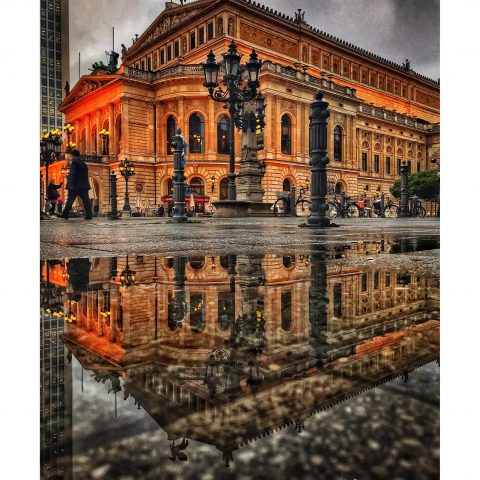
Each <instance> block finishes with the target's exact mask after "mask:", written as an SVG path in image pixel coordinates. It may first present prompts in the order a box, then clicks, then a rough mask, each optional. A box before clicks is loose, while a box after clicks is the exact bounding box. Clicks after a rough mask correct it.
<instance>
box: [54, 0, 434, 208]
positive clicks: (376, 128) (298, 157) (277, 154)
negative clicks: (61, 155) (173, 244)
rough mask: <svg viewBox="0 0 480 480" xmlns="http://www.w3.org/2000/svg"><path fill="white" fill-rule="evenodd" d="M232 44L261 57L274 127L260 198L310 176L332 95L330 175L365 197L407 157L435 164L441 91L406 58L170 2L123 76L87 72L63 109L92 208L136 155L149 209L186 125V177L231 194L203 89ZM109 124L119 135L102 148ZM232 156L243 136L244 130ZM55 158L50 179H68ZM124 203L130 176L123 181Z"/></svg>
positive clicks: (216, 120)
mask: <svg viewBox="0 0 480 480" xmlns="http://www.w3.org/2000/svg"><path fill="white" fill-rule="evenodd" d="M232 40H234V41H235V43H236V44H237V47H238V50H239V51H240V52H241V53H242V54H243V59H246V58H248V55H249V53H250V52H251V50H252V48H254V49H255V50H256V52H257V53H258V56H259V58H261V59H262V61H263V67H262V69H261V74H260V91H261V92H262V93H263V94H264V95H265V98H266V101H265V103H266V111H265V114H266V119H265V121H266V127H265V131H264V139H263V144H264V148H263V150H261V151H259V155H258V157H259V160H260V161H262V160H264V161H265V163H266V165H267V169H266V175H265V177H264V178H263V180H262V186H263V188H264V189H265V195H264V201H267V202H273V201H275V199H276V196H277V193H278V192H281V191H286V190H289V189H290V187H291V186H292V185H296V186H297V187H298V186H302V185H304V184H305V182H306V179H307V177H308V176H309V165H308V160H309V158H308V156H309V151H308V150H309V139H308V125H309V109H310V103H311V102H312V100H313V96H314V94H315V92H316V91H317V90H318V89H322V90H323V91H324V92H325V98H326V100H327V101H328V102H329V104H330V110H331V116H330V119H329V128H328V134H329V138H328V153H329V158H330V164H329V166H328V179H329V183H330V185H331V187H332V188H335V189H336V190H337V191H345V192H346V193H347V194H349V195H352V196H356V195H364V196H366V197H371V196H373V195H375V194H378V193H380V192H388V191H389V188H390V186H391V185H392V184H393V182H394V181H395V179H396V178H398V175H399V165H400V164H401V163H402V162H404V161H405V162H407V163H408V164H409V166H410V171H411V172H417V171H424V170H426V169H429V168H431V167H430V160H431V158H434V157H435V158H437V159H438V158H439V154H440V151H439V138H440V137H439V122H440V110H439V108H440V105H439V95H440V85H439V83H438V81H435V80H432V79H429V78H427V77H424V76H422V75H420V74H418V73H416V72H415V71H413V70H412V69H411V67H410V63H409V62H408V60H407V61H406V62H405V64H404V65H403V66H402V65H397V64H395V63H393V62H391V61H389V60H386V59H383V58H380V57H379V56H378V55H375V54H373V53H370V52H367V51H365V50H363V49H361V48H358V47H356V46H354V45H352V44H350V43H347V42H345V41H343V40H340V39H338V38H334V37H332V36H331V35H328V34H326V33H324V32H320V31H319V30H317V29H316V28H314V27H312V26H310V25H309V24H308V23H307V22H306V21H305V16H304V13H301V12H299V13H297V14H296V16H295V18H290V17H288V16H286V15H284V14H282V13H279V12H276V11H273V10H272V9H270V8H268V7H264V6H263V5H260V4H259V3H256V2H251V1H250V0H199V1H197V2H192V3H189V4H186V5H180V4H177V3H175V2H167V3H166V7H165V10H164V11H163V12H161V13H160V15H159V16H158V17H157V18H156V19H155V20H154V21H153V23H152V24H151V26H150V27H149V28H148V29H147V30H146V31H145V32H144V33H143V34H142V35H141V36H139V37H138V38H136V39H133V40H132V42H133V44H132V45H131V46H130V47H129V48H127V47H122V65H121V66H120V68H119V69H118V70H117V72H116V73H114V74H108V73H107V72H97V74H96V75H89V76H83V77H82V78H81V79H80V80H79V82H78V83H77V84H76V85H75V86H74V87H73V88H72V90H71V92H70V93H69V95H68V96H67V97H66V98H65V100H64V102H63V103H62V105H61V108H60V111H61V112H63V113H64V114H65V119H66V121H67V122H69V123H71V124H72V125H74V126H75V134H74V138H73V140H74V141H75V142H76V143H77V144H78V146H79V147H80V151H81V153H83V154H85V155H89V156H90V157H89V161H90V162H91V168H90V172H91V175H92V179H91V180H92V188H93V190H92V195H93V196H94V207H95V209H96V211H97V212H99V213H105V212H106V211H108V176H109V172H110V171H111V170H114V171H118V163H119V161H120V160H122V159H123V158H128V159H129V160H132V161H134V162H135V165H136V176H135V177H133V179H132V181H131V182H130V185H131V188H132V191H131V192H130V198H131V201H132V198H133V202H132V203H133V204H134V205H135V206H139V207H141V208H143V209H146V210H148V209H152V208H154V206H156V205H158V204H159V203H161V200H162V197H165V196H166V195H168V194H169V193H171V190H172V174H173V156H172V150H171V140H172V136H173V134H174V132H175V128H176V127H180V128H181V130H182V133H183V134H184V135H185V137H186V139H187V143H188V144H189V153H188V155H187V165H186V177H187V183H189V184H194V185H199V186H200V190H201V193H204V194H205V195H207V196H209V197H210V198H211V200H217V199H225V198H226V196H227V183H228V180H227V175H228V135H229V133H228V129H227V125H228V111H227V109H226V108H225V107H224V105H223V104H221V103H216V102H214V101H212V100H211V99H210V98H209V97H208V94H207V90H206V88H205V87H203V82H204V76H203V69H202V66H201V63H202V62H205V61H206V56H207V53H208V52H209V51H210V50H213V52H214V53H215V55H216V58H217V60H220V59H221V54H222V53H224V52H226V51H227V49H228V45H229V44H230V42H231V41H232ZM102 128H106V129H108V130H109V131H110V137H109V139H108V154H107V155H101V153H102V152H101V148H100V145H101V138H100V137H99V132H100V131H101V130H102ZM235 146H236V150H235V151H236V163H237V166H238V165H239V161H240V158H241V133H239V132H236V133H235ZM60 167H61V165H60V164H58V165H57V166H56V167H55V166H54V167H51V168H52V175H53V176H54V177H55V176H58V177H59V176H60ZM118 186H119V188H118V194H119V199H120V207H121V203H122V200H121V199H122V198H123V191H122V189H124V182H119V185H118Z"/></svg>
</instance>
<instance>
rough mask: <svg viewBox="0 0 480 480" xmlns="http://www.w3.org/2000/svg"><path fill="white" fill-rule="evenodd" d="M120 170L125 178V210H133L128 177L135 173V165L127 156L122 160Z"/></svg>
mask: <svg viewBox="0 0 480 480" xmlns="http://www.w3.org/2000/svg"><path fill="white" fill-rule="evenodd" d="M118 169H119V171H120V174H121V175H122V177H123V178H124V179H125V200H124V202H123V211H124V212H131V211H132V207H131V206H130V200H129V196H128V179H129V178H130V177H131V176H132V175H135V165H134V164H133V162H131V161H130V160H127V159H126V158H125V159H123V160H122V161H121V162H120V166H119V168H118Z"/></svg>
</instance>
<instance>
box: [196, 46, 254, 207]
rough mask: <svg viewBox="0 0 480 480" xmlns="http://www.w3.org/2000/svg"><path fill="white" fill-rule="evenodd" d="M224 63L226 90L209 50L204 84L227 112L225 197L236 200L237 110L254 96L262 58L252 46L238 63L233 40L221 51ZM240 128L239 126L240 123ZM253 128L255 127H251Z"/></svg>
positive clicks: (210, 94)
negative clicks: (245, 81)
mask: <svg viewBox="0 0 480 480" xmlns="http://www.w3.org/2000/svg"><path fill="white" fill-rule="evenodd" d="M222 56H223V60H224V63H225V76H224V77H223V84H224V85H225V87H226V90H223V88H222V87H219V85H218V82H217V76H218V71H219V69H220V65H219V64H218V63H217V62H216V61H215V55H214V53H213V51H212V50H210V53H209V54H208V55H207V62H206V63H204V64H203V70H204V74H205V83H204V84H203V85H204V87H206V88H208V94H209V96H210V98H211V99H212V100H214V101H216V102H222V103H224V104H226V105H228V112H229V114H230V129H229V136H230V138H229V143H230V165H229V169H230V172H229V177H228V200H236V199H237V195H236V189H235V138H234V134H235V123H236V120H238V119H239V112H240V110H241V109H242V107H243V103H244V102H246V101H250V100H254V99H256V97H257V88H258V87H259V86H260V83H259V81H258V77H259V72H260V68H261V65H262V63H261V61H260V60H259V59H258V57H257V54H256V52H255V50H252V53H251V54H250V59H249V61H248V62H247V63H246V64H245V66H243V67H242V66H240V59H241V58H242V54H241V53H238V52H237V46H236V45H235V42H234V41H233V40H232V43H231V44H230V46H229V48H228V51H227V53H224V54H222ZM245 70H247V72H248V85H247V86H246V87H243V88H242V83H243V73H244V72H245ZM239 128H240V127H239ZM254 131H255V128H254Z"/></svg>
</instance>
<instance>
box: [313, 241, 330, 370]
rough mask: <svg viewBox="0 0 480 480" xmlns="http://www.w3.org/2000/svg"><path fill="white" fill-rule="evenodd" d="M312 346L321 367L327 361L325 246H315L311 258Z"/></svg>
mask: <svg viewBox="0 0 480 480" xmlns="http://www.w3.org/2000/svg"><path fill="white" fill-rule="evenodd" d="M310 265H311V268H310V292H309V296H308V305H309V318H310V346H311V347H312V349H313V356H314V358H316V360H317V362H318V364H319V366H322V365H323V364H324V363H325V361H326V359H327V341H326V340H327V312H328V302H329V300H328V297H327V259H326V252H325V245H314V246H313V247H312V253H311V256H310Z"/></svg>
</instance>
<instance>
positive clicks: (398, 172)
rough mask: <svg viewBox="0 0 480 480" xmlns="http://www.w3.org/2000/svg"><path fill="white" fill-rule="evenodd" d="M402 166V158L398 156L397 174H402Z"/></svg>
mask: <svg viewBox="0 0 480 480" xmlns="http://www.w3.org/2000/svg"><path fill="white" fill-rule="evenodd" d="M401 166H402V159H401V158H397V175H400V167H401Z"/></svg>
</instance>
